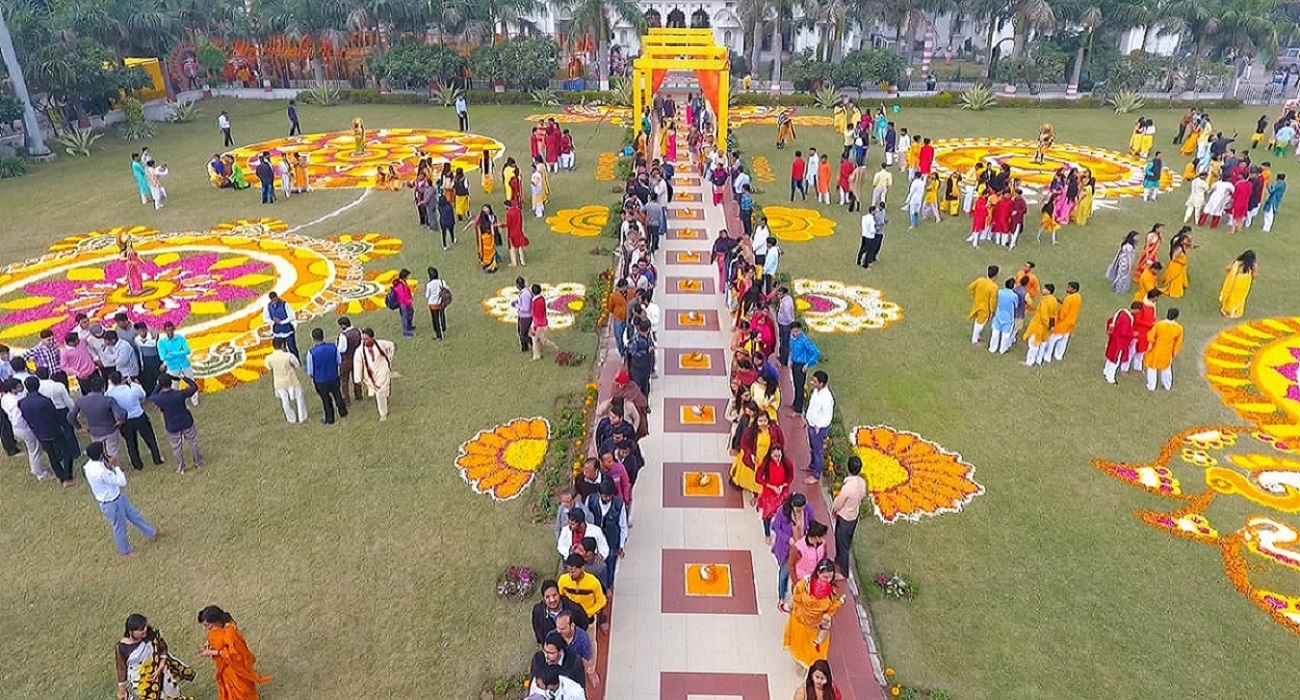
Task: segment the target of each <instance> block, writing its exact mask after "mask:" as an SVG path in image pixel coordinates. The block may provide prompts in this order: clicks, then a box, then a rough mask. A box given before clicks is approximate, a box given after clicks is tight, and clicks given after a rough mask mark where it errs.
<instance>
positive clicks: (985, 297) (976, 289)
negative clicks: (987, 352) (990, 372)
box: [966, 265, 998, 345]
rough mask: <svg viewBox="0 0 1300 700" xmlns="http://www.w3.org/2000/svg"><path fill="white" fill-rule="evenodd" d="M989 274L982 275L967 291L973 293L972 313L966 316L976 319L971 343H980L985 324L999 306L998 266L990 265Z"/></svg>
mask: <svg viewBox="0 0 1300 700" xmlns="http://www.w3.org/2000/svg"><path fill="white" fill-rule="evenodd" d="M987 273H988V274H987V276H985V277H980V278H979V279H977V280H975V281H974V282H971V283H970V286H968V287H967V288H966V291H967V292H969V293H970V295H971V306H970V313H969V314H968V315H967V316H966V318H969V319H971V320H973V321H975V327H974V329H973V330H972V331H971V334H970V343H971V345H979V344H980V336H981V335H983V334H984V326H985V325H987V324H988V322H989V317H991V316H992V315H993V312H994V310H996V309H997V308H998V283H997V281H996V280H997V277H998V266H997V265H989V268H988V271H987Z"/></svg>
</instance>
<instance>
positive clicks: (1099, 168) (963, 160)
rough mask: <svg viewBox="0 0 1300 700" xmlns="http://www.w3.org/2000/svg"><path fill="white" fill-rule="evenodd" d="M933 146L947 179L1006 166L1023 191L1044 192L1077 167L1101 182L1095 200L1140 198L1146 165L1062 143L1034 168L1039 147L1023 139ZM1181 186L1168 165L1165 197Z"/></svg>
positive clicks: (958, 141) (1121, 155) (1163, 180)
mask: <svg viewBox="0 0 1300 700" xmlns="http://www.w3.org/2000/svg"><path fill="white" fill-rule="evenodd" d="M933 145H934V162H935V165H936V166H937V168H938V170H939V172H940V173H942V174H945V175H946V174H948V173H952V172H956V173H959V174H962V175H964V174H965V173H966V171H967V170H969V169H970V168H971V167H972V166H974V165H975V164H976V163H984V164H986V165H990V166H999V167H1000V166H1001V165H1002V164H1007V165H1010V166H1011V172H1012V174H1013V175H1014V176H1015V177H1017V178H1019V179H1020V183H1021V185H1022V186H1023V187H1025V188H1026V189H1027V190H1031V191H1041V190H1045V189H1046V188H1047V186H1048V185H1049V184H1051V182H1052V176H1053V175H1054V174H1055V173H1056V171H1057V170H1059V169H1060V168H1062V167H1064V166H1066V165H1073V166H1075V167H1084V168H1088V169H1089V170H1090V171H1092V176H1093V178H1095V180H1096V183H1097V187H1096V194H1095V197H1096V198H1097V199H1115V198H1119V197H1138V196H1141V195H1142V174H1143V171H1144V170H1145V168H1146V161H1144V160H1142V159H1141V158H1138V157H1136V156H1131V155H1128V154H1127V153H1120V152H1119V151H1111V150H1107V149H1105V148H1094V147H1092V146H1080V145H1074V144H1068V143H1058V144H1056V145H1054V146H1052V148H1051V150H1049V151H1048V152H1047V156H1046V158H1045V159H1044V162H1043V163H1035V162H1034V153H1035V151H1036V150H1037V144H1036V143H1035V142H1034V141H1027V140H1024V139H992V138H960V139H939V140H937V141H935V142H934V144H933ZM1180 182H1182V178H1181V177H1180V176H1179V175H1178V174H1176V173H1174V169H1173V168H1170V167H1169V166H1168V165H1166V166H1165V169H1164V174H1163V175H1162V177H1161V179H1160V190H1161V191H1162V192H1167V191H1169V190H1172V189H1173V188H1175V187H1177V186H1178V184H1179V183H1180Z"/></svg>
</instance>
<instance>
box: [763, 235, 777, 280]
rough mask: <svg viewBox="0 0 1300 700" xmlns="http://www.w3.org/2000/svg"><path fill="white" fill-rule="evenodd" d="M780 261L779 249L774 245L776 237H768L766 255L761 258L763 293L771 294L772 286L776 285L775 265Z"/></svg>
mask: <svg viewBox="0 0 1300 700" xmlns="http://www.w3.org/2000/svg"><path fill="white" fill-rule="evenodd" d="M780 261H781V247H780V246H778V245H777V244H776V236H768V239H767V255H764V256H763V293H764V294H771V293H772V285H773V284H775V283H776V270H777V265H779V264H780Z"/></svg>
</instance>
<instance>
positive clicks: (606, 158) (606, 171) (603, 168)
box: [596, 152, 618, 182]
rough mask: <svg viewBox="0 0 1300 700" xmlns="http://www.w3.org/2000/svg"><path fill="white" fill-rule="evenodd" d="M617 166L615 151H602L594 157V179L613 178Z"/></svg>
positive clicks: (608, 179) (604, 179) (606, 179)
mask: <svg viewBox="0 0 1300 700" xmlns="http://www.w3.org/2000/svg"><path fill="white" fill-rule="evenodd" d="M617 167H618V154H617V153H609V152H606V153H602V154H600V156H599V157H597V158H596V179H597V180H600V181H602V182H606V181H610V180H613V179H614V174H615V173H616V170H615V169H616V168H617Z"/></svg>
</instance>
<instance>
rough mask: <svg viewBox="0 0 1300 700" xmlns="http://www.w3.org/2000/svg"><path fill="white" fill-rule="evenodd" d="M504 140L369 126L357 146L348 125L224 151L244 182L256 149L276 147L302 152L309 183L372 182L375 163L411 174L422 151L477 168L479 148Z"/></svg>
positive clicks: (495, 150)
mask: <svg viewBox="0 0 1300 700" xmlns="http://www.w3.org/2000/svg"><path fill="white" fill-rule="evenodd" d="M504 150H505V145H503V144H502V143H501V142H500V141H497V140H496V139H493V138H489V137H487V136H479V135H477V134H464V133H461V132H459V131H447V130H445V129H370V130H367V131H366V139H365V144H364V147H363V148H362V150H361V152H359V153H358V152H357V150H356V140H355V138H354V137H353V135H352V132H351V131H333V132H329V133H323V134H306V135H304V136H291V137H289V138H283V139H274V140H271V141H263V142H261V143H255V144H251V145H248V146H244V147H242V148H236V149H235V150H233V151H230V155H232V156H234V157H235V158H236V159H238V160H239V162H240V164H241V165H243V166H244V172H245V176H246V177H247V178H248V180H249V182H257V174H256V164H257V160H258V157H259V155H260V154H262V153H265V152H269V153H270V154H271V155H272V156H273V157H276V158H278V157H279V155H280V154H281V153H286V154H288V155H289V156H290V157H293V156H294V155H295V154H298V153H305V154H306V155H307V164H308V165H307V174H308V176H309V177H310V178H311V184H312V187H327V188H329V187H373V186H374V184H375V171H376V169H377V168H379V167H380V166H382V167H384V168H387V167H388V166H389V165H393V166H395V168H396V170H397V173H398V175H399V176H401V178H402V179H404V180H414V179H415V166H416V164H417V163H418V162H419V160H420V158H421V156H422V155H428V156H429V157H431V158H432V159H433V163H434V165H435V166H437V167H439V168H441V167H442V164H443V163H451V166H452V167H453V168H463V169H464V170H465V172H469V171H471V170H474V169H476V168H478V166H479V162H480V160H481V159H482V157H483V153H484V151H487V152H490V153H491V154H492V157H493V158H496V157H498V156H500V155H501V153H502V152H503V151H504Z"/></svg>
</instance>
